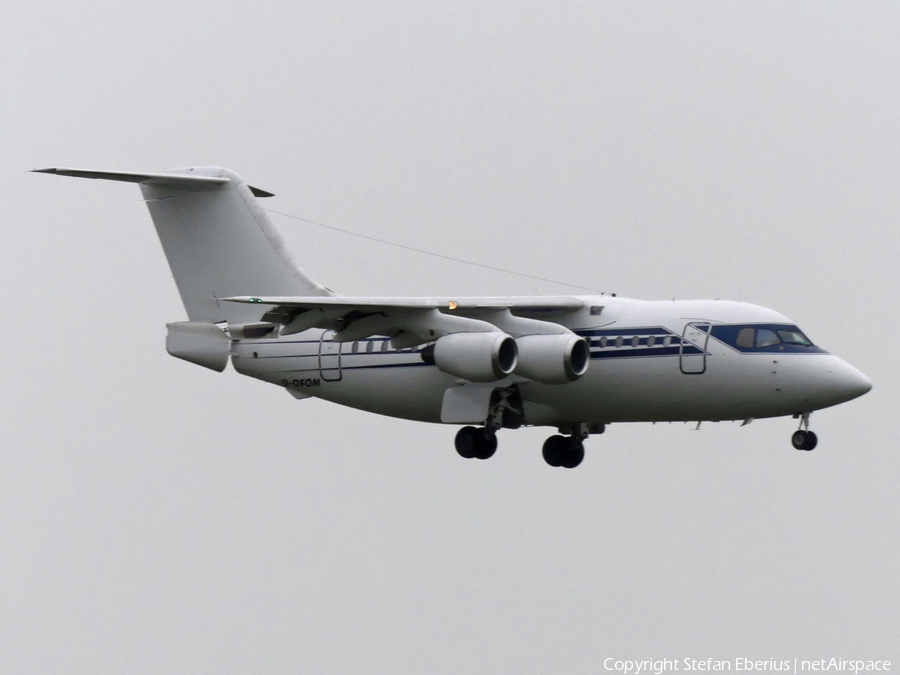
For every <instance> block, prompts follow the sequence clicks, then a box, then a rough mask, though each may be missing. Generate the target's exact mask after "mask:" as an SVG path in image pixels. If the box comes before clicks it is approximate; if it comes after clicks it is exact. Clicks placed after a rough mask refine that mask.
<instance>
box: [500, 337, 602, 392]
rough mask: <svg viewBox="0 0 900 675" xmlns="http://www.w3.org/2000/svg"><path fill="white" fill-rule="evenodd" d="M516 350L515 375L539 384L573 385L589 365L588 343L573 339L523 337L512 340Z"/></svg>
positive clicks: (582, 339)
mask: <svg viewBox="0 0 900 675" xmlns="http://www.w3.org/2000/svg"><path fill="white" fill-rule="evenodd" d="M516 346H517V347H518V348H519V358H518V365H517V366H516V375H521V376H522V377H527V378H528V379H529V380H534V381H535V382H541V383H542V384H566V383H568V382H574V381H575V380H577V379H578V378H579V377H581V376H582V375H584V374H585V373H586V372H587V369H588V364H589V363H590V361H591V348H590V345H589V344H588V341H587V340H585V339H584V338H580V337H578V336H577V335H525V336H523V337H520V338H516Z"/></svg>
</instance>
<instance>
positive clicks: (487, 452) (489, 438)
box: [475, 429, 497, 459]
mask: <svg viewBox="0 0 900 675" xmlns="http://www.w3.org/2000/svg"><path fill="white" fill-rule="evenodd" d="M478 431H479V432H480V433H481V443H480V444H479V447H478V454H476V455H475V456H476V457H477V458H478V459H490V458H491V457H493V456H494V453H495V452H497V434H495V433H494V432H493V431H488V430H487V429H478Z"/></svg>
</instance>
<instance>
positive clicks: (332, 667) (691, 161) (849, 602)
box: [0, 0, 900, 673]
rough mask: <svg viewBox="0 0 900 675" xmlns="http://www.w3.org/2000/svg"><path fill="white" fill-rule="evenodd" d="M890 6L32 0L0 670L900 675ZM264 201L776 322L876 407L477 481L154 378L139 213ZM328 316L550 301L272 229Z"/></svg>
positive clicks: (246, 400)
mask: <svg viewBox="0 0 900 675" xmlns="http://www.w3.org/2000/svg"><path fill="white" fill-rule="evenodd" d="M898 26H900V6H898V5H897V4H896V3H887V2H868V3H852V4H851V3H840V4H839V3H830V2H816V3H810V2H792V3H784V2H758V1H755V2H737V3H736V2H731V3H724V2H723V3H718V2H717V3H713V2H705V3H699V2H667V3H649V2H617V3H599V2H581V3H579V2H554V3H530V2H525V3H523V2H505V3H501V2H488V3H484V2H478V3H476V2H454V3H434V2H415V3H412V2H378V3H363V2H329V3H306V2H256V3H248V2H237V1H235V0H223V1H220V2H215V3H213V2H187V3H186V2H183V1H178V2H175V1H174V0H161V1H159V2H154V3H144V2H141V3H139V2H132V1H130V0H126V1H121V0H119V1H117V2H109V1H107V0H92V1H91V2H85V1H83V0H71V1H69V2H65V3H63V2H34V3H24V2H14V3H12V4H9V5H8V6H6V7H5V12H4V20H3V22H2V24H0V78H2V79H0V84H2V91H3V95H2V98H0V130H2V131H0V134H2V139H3V145H2V153H0V171H2V178H3V180H2V182H0V198H2V204H3V211H4V226H3V227H2V228H0V282H2V287H3V288H4V289H5V290H6V306H5V311H6V315H7V320H6V325H5V336H4V340H3V344H4V347H5V357H6V358H5V360H4V367H3V372H4V375H3V383H4V386H3V389H2V399H3V400H2V409H3V412H4V414H3V424H2V427H0V434H2V437H0V438H2V454H0V457H2V463H0V466H2V469H0V542H2V543H0V598H2V603H0V604H2V609H0V671H3V672H9V673H13V672H15V673H98V672H117V673H121V672H128V673H168V672H178V673H247V672H317V673H346V672H374V673H395V672H435V673H460V672H473V673H496V672H517V673H518V672H526V673H556V672H566V673H597V672H601V662H602V659H604V658H606V657H608V656H612V657H617V658H649V657H663V656H667V657H669V658H685V657H691V658H698V659H699V658H707V657H709V656H712V657H714V658H720V659H734V658H736V657H748V658H759V659H765V658H776V659H788V658H794V657H798V658H801V659H814V658H829V657H830V656H832V655H833V656H837V657H843V658H862V659H876V658H877V659H884V658H887V659H894V661H895V668H896V667H900V665H897V664H898V663H900V648H898V645H900V616H898V609H900V607H898V604H900V575H898V562H897V561H898V554H900V538H898V536H897V533H898V497H897V483H898V478H900V460H898V453H897V443H898V435H900V428H898V422H897V410H898V406H900V397H898V385H900V368H898V360H897V357H896V353H895V350H894V349H893V346H894V345H893V339H894V338H895V337H896V336H897V335H900V320H898V313H897V312H896V310H895V308H894V304H895V303H894V294H895V292H896V288H897V282H898V276H900V275H898V270H897V253H898V235H897V223H898V215H900V213H898V211H900V198H898V194H900V191H898V187H900V186H898V156H900V134H898V111H900V105H898V104H900V84H898V82H900V78H898V66H900V40H898V39H897V29H898ZM191 164H220V165H224V166H227V167H229V168H231V169H233V170H235V171H237V172H238V173H240V174H242V175H243V176H244V177H245V178H246V179H247V180H248V181H249V182H251V183H252V184H254V185H258V186H260V187H262V188H264V189H267V190H271V191H273V192H275V193H276V194H277V195H278V196H277V197H276V198H275V199H272V200H269V202H268V204H267V205H268V206H270V207H271V208H274V209H278V210H282V211H286V212H290V213H293V214H296V215H299V216H302V217H305V218H310V219H313V220H318V221H321V222H325V223H328V224H331V225H334V226H337V227H344V228H349V229H355V230H357V231H360V232H364V233H367V234H370V235H374V236H378V237H384V238H388V239H392V240H395V241H398V242H403V243H405V244H408V245H411V246H417V247H421V248H429V249H434V250H438V251H441V252H443V253H446V254H447V255H451V256H457V257H463V258H468V259H472V260H474V261H479V262H483V263H485V264H489V265H495V266H499V267H505V268H512V269H518V270H521V271H523V272H526V273H530V274H535V275H538V276H543V277H551V278H559V279H564V280H572V281H573V283H577V284H581V285H585V286H591V287H595V288H601V289H604V290H608V291H616V292H618V293H619V294H621V295H627V296H631V297H644V298H662V297H678V298H686V297H716V298H719V297H721V298H730V299H735V300H746V301H750V302H755V303H758V304H762V305H766V306H768V307H772V308H773V309H776V310H778V311H781V312H783V313H785V314H787V315H788V316H790V317H791V318H792V319H793V320H795V321H796V322H797V323H799V324H800V326H801V327H803V328H804V329H805V330H806V331H807V332H808V333H809V334H810V335H811V337H812V338H813V339H814V340H816V341H817V342H818V343H819V344H822V345H823V346H825V347H826V348H828V349H829V350H831V351H833V352H835V353H837V354H838V355H840V356H842V357H843V358H845V359H846V360H848V361H849V362H851V363H853V364H854V365H856V366H857V367H858V368H860V369H861V370H862V371H863V372H865V373H867V374H868V375H869V376H870V377H871V379H872V380H873V381H874V384H875V388H874V390H873V391H872V392H871V393H870V394H868V395H867V396H865V397H864V398H862V399H860V400H858V401H854V402H852V403H849V404H847V405H844V406H841V407H838V408H836V409H833V410H828V411H824V412H820V413H817V414H816V415H814V416H813V428H814V429H815V430H816V431H817V432H818V434H819V437H820V444H819V448H818V449H817V450H816V451H815V452H813V453H798V452H795V451H793V450H792V449H791V448H790V445H789V435H790V432H791V431H792V429H793V427H794V423H793V422H792V421H790V420H769V421H759V422H756V423H754V424H752V425H750V426H749V427H744V428H739V427H738V426H737V425H735V424H719V425H707V426H706V427H704V428H703V429H702V430H701V431H699V432H695V431H690V430H689V429H688V428H687V427H686V426H684V425H656V426H650V425H638V426H628V425H620V426H613V427H611V428H610V429H609V431H608V432H607V434H605V435H604V436H603V437H597V438H592V439H591V440H590V441H589V443H588V453H587V458H586V460H585V462H584V464H582V466H581V467H580V468H579V469H578V470H576V471H566V472H560V471H553V470H550V469H549V468H548V467H547V466H546V465H544V463H543V461H542V460H541V457H540V445H541V443H542V441H543V438H544V437H545V436H546V435H547V434H546V432H545V431H543V430H520V431H518V432H503V433H502V434H501V439H500V441H501V443H500V450H499V451H498V453H497V455H496V456H495V457H494V458H493V459H492V460H491V461H489V462H475V463H473V462H466V461H463V460H461V459H460V458H459V457H458V456H456V454H455V452H454V450H453V447H452V440H453V435H454V433H455V429H454V428H449V427H448V428H444V427H440V426H428V425H422V424H415V423H407V422H402V421H398V420H392V419H385V418H379V417H376V416H372V415H367V414H363V413H359V412H356V411H353V410H349V409H344V408H339V407H336V406H331V405H328V404H325V403H320V402H317V401H304V402H298V401H295V400H293V399H292V398H291V397H290V396H288V395H287V394H285V393H284V392H283V391H280V390H278V389H277V388H274V387H270V386H267V385H263V384H261V383H258V382H255V381H251V380H249V379H246V378H241V377H240V376H238V375H237V374H235V373H234V372H233V371H231V370H229V371H227V372H226V373H225V374H222V375H218V374H215V373H211V372H209V371H205V370H202V369H200V368H197V367H193V366H191V365H189V364H186V363H184V362H181V361H178V360H176V359H172V358H171V357H169V356H168V355H167V354H166V353H165V350H164V347H163V340H164V334H165V322H166V321H175V320H181V319H182V318H183V317H184V310H183V308H182V307H181V304H180V302H179V299H178V296H177V293H176V290H175V286H174V283H173V282H172V280H171V278H170V275H169V270H168V268H167V266H166V263H165V259H164V258H163V255H162V252H161V249H160V246H159V244H158V242H157V241H156V238H155V234H154V232H153V229H152V226H151V223H150V219H149V216H148V214H147V213H146V210H145V208H144V206H143V204H142V202H141V200H140V195H139V192H138V190H137V189H136V188H135V187H134V186H130V185H123V184H109V183H102V182H89V181H82V180H76V179H65V178H55V177H49V176H42V175H35V174H29V173H26V172H25V171H26V170H27V169H29V168H34V167H38V166H47V165H57V166H76V167H88V168H112V169H121V170H139V169H157V168H166V167H177V166H186V165H191ZM274 219H275V222H276V224H277V225H278V226H279V227H280V229H281V230H282V232H283V233H284V234H285V236H286V238H287V239H288V241H289V243H290V244H291V246H292V249H293V251H294V253H295V255H296V256H297V258H298V259H299V260H300V261H301V263H302V264H303V266H304V267H305V269H306V270H307V271H308V272H309V273H310V274H311V275H312V276H313V277H314V278H316V279H317V280H318V281H320V282H321V283H324V284H326V285H328V286H330V287H332V288H334V289H336V290H337V291H339V292H341V293H344V294H360V295H363V294H399V295H406V294H429V293H459V294H471V295H490V294H500V293H523V294H532V293H535V292H538V293H543V294H558V293H567V292H569V290H568V289H566V288H565V287H560V286H555V285H553V284H548V283H541V282H533V281H528V280H523V279H517V278H515V277H510V276H508V275H503V274H499V273H495V272H490V271H487V270H481V269H475V268H471V267H466V266H460V265H457V264H453V263H450V262H446V261H439V260H435V259H431V258H427V257H423V256H418V255H414V254H410V253H407V252H403V251H399V250H397V249H393V248H390V247H385V246H380V245H375V244H372V243H370V242H365V241H361V240H358V239H354V238H351V237H347V236H345V235H341V234H338V233H335V232H330V231H325V230H321V229H319V228H315V227H313V226H310V225H305V224H302V223H299V222H296V221H291V220H287V219H284V218H281V217H278V216H275V217H274Z"/></svg>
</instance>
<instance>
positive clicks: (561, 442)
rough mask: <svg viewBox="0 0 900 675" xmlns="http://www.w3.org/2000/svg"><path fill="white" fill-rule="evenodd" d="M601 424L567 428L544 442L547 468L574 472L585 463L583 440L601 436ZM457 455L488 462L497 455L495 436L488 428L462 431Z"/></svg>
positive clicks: (567, 426)
mask: <svg viewBox="0 0 900 675" xmlns="http://www.w3.org/2000/svg"><path fill="white" fill-rule="evenodd" d="M603 430H604V425H602V424H590V425H588V424H568V425H565V426H564V427H560V431H561V432H563V433H568V434H571V435H569V436H563V435H561V434H557V435H555V436H551V437H550V438H548V439H547V440H546V441H545V442H544V448H543V454H544V460H545V461H546V462H547V464H549V465H550V466H561V467H564V468H566V469H574V468H575V467H576V466H578V465H579V464H581V462H582V461H583V460H584V440H585V439H586V438H587V437H588V435H589V434H590V433H591V432H593V433H601V434H602V433H603ZM455 445H456V451H457V452H458V453H459V454H460V456H461V457H465V458H466V459H489V458H490V457H493V455H494V453H495V452H496V451H497V433H496V430H494V429H492V428H491V426H490V425H489V424H487V425H485V426H483V427H463V428H462V429H460V430H459V431H458V432H457V434H456V441H455Z"/></svg>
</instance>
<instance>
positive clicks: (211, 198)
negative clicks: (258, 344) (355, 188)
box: [37, 167, 334, 323]
mask: <svg viewBox="0 0 900 675" xmlns="http://www.w3.org/2000/svg"><path fill="white" fill-rule="evenodd" d="M37 171H38V172H40V173H53V174H58V175H63V176H77V177H82V178H100V179H105V180H120V181H127V182H131V183H139V184H140V187H141V192H142V193H143V194H144V200H145V201H146V202H147V207H148V208H149V209H150V215H151V216H152V218H153V224H154V225H155V226H156V232H157V234H158V235H159V240H160V242H162V247H163V250H164V251H165V254H166V258H168V261H169V267H170V268H171V269H172V274H173V276H174V277H175V283H176V285H177V286H178V292H179V293H180V294H181V300H182V302H183V303H184V308H185V309H186V310H187V314H188V317H189V318H190V320H191V321H208V322H213V323H215V322H219V321H228V322H230V323H240V322H242V321H254V320H258V319H259V316H258V314H259V312H258V311H254V310H255V308H253V307H250V308H249V309H248V308H247V307H246V306H243V305H240V304H239V303H231V302H222V303H219V301H218V298H228V297H231V296H236V295H253V296H257V295H260V296H262V295H305V296H329V295H334V294H333V293H332V292H331V291H329V290H328V289H326V288H324V287H323V286H320V285H318V284H316V283H315V282H314V281H313V280H312V279H310V278H309V277H308V276H306V274H304V273H303V270H301V269H300V267H299V266H298V265H297V263H296V262H295V261H294V258H293V256H291V254H290V252H289V251H288V250H287V246H286V245H285V242H284V240H283V239H282V238H281V236H280V235H279V234H278V232H277V231H276V230H275V227H274V226H273V225H272V223H271V221H270V220H269V218H268V216H267V215H266V212H265V211H263V209H262V208H260V206H259V204H258V203H257V201H256V197H255V196H254V195H255V194H256V195H260V196H267V195H268V194H269V193H266V192H263V191H262V190H258V189H257V188H251V187H250V186H249V185H247V184H246V183H245V182H244V181H243V179H241V177H240V176H238V175H237V174H236V173H234V172H232V171H229V170H227V169H222V168H220V167H192V168H186V169H175V170H172V171H164V172H156V173H125V172H112V171H85V170H80V169H61V168H51V169H38V170H37Z"/></svg>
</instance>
